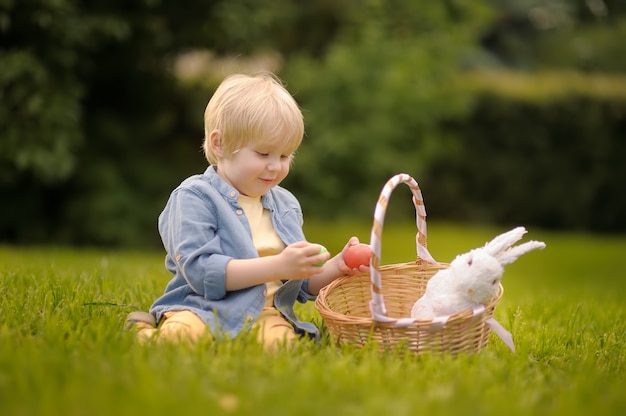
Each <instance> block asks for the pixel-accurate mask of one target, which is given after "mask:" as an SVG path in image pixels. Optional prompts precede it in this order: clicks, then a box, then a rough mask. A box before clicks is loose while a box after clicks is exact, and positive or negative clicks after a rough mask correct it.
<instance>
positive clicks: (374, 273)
mask: <svg viewBox="0 0 626 416" xmlns="http://www.w3.org/2000/svg"><path fill="white" fill-rule="evenodd" d="M401 183H404V184H406V185H408V186H409V188H410V189H411V193H412V194H413V198H412V199H413V204H414V205H415V220H416V223H417V235H416V236H415V243H416V247H417V257H418V258H420V259H422V260H424V261H427V262H429V263H432V264H434V265H436V264H438V263H437V261H436V260H435V259H434V258H433V256H431V255H430V253H429V252H428V249H427V248H426V208H425V207H424V199H423V198H422V191H421V190H420V187H419V185H418V184H417V182H416V181H415V179H413V178H412V177H411V176H409V175H407V174H406V173H400V174H398V175H395V176H393V177H392V178H391V179H389V180H388V181H387V183H386V184H385V186H384V187H383V189H382V191H381V192H380V196H379V198H378V202H377V203H376V208H375V210H374V224H373V226H372V233H371V235H370V246H371V248H372V258H371V260H370V274H371V278H372V301H371V302H370V310H371V312H372V318H373V319H374V320H376V321H380V322H395V321H397V320H396V319H393V318H389V317H387V309H386V308H385V300H384V298H383V294H382V279H381V275H380V259H381V251H382V250H381V249H382V244H381V241H382V235H383V224H384V222H385V213H386V211H387V205H388V204H389V199H390V198H391V193H392V191H393V190H394V189H395V188H396V187H397V186H398V185H399V184H401ZM404 321H405V320H404V319H403V320H402V321H401V323H402V326H408V325H410V324H411V323H412V322H413V320H410V321H411V322H409V323H407V324H406V325H405V324H404ZM406 321H409V320H406Z"/></svg>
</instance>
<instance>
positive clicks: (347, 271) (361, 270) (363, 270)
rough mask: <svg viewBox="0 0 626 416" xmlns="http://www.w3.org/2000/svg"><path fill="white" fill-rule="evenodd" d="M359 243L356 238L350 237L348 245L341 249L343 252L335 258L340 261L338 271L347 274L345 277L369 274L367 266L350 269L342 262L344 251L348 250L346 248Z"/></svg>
mask: <svg viewBox="0 0 626 416" xmlns="http://www.w3.org/2000/svg"><path fill="white" fill-rule="evenodd" d="M359 243H360V242H359V239H358V238H357V237H351V238H350V240H349V241H348V243H347V244H346V245H345V247H344V248H343V250H341V253H340V254H339V256H337V257H338V258H339V259H340V261H339V263H338V267H339V270H340V271H341V272H342V273H343V274H347V275H351V276H356V275H363V274H369V272H370V268H369V266H365V265H363V266H359V267H354V268H352V267H350V266H348V265H347V264H346V262H345V260H344V254H345V252H346V250H347V249H348V247H351V246H356V245H357V244H359Z"/></svg>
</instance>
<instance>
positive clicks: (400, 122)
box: [283, 0, 490, 218]
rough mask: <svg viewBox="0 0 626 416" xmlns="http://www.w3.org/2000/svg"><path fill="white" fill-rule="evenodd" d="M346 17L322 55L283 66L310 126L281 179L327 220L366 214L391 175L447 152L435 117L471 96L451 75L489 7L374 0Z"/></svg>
mask: <svg viewBox="0 0 626 416" xmlns="http://www.w3.org/2000/svg"><path fill="white" fill-rule="evenodd" d="M348 16H349V19H348V20H347V21H346V24H345V25H344V26H342V28H341V31H340V32H339V33H338V36H337V38H336V40H335V42H333V43H332V45H330V46H329V47H328V49H327V51H326V53H325V55H324V56H323V57H322V58H321V59H319V60H318V59H315V58H313V57H311V56H309V55H307V54H301V55H299V56H297V57H294V58H293V59H292V61H291V62H290V63H289V65H288V66H287V67H286V69H285V71H284V73H283V74H284V77H285V79H286V80H287V81H288V83H289V84H290V85H295V86H297V88H296V90H295V91H294V92H295V93H296V98H297V99H298V101H299V102H300V104H301V105H302V107H303V108H304V111H305V119H306V120H307V132H308V135H307V138H306V140H305V142H304V144H303V146H302V149H301V150H300V152H299V153H298V155H297V157H296V161H295V168H294V170H293V172H292V173H291V174H290V176H289V177H288V178H287V183H288V184H290V185H291V186H292V187H293V188H294V189H296V190H300V192H299V194H298V196H299V197H300V198H301V201H302V202H303V204H304V205H305V206H306V207H307V208H308V210H309V212H310V213H312V214H313V215H316V216H317V215H323V216H324V217H326V218H332V217H334V216H340V215H350V216H354V215H357V216H361V217H363V218H369V216H370V215H371V213H372V209H373V205H374V203H375V201H376V198H377V193H378V192H379V190H380V188H381V187H382V185H383V184H384V183H385V182H386V180H387V179H388V178H389V177H390V176H391V175H393V174H396V173H400V172H403V171H406V172H408V173H410V174H412V175H416V177H419V175H420V173H421V172H422V171H423V168H424V167H425V165H426V162H427V161H428V160H429V158H431V157H433V156H434V155H435V154H437V153H439V152H443V151H445V149H446V146H447V143H448V141H447V140H446V138H445V137H442V136H441V134H439V133H440V129H439V128H438V125H439V124H440V123H441V122H443V121H444V120H446V119H449V118H455V117H458V116H459V115H460V114H463V113H464V112H465V111H467V109H468V106H467V105H468V104H469V100H468V97H467V96H463V95H462V94H460V93H459V92H458V90H457V89H456V88H454V86H453V84H452V82H451V79H452V77H453V76H454V75H455V74H458V72H459V71H460V69H461V67H462V65H463V61H464V60H465V59H466V57H467V56H469V55H471V54H473V53H475V47H476V44H475V39H477V38H478V36H479V34H480V33H481V32H482V31H483V30H484V28H485V26H486V25H487V24H488V22H489V21H490V20H489V19H490V12H489V9H487V8H485V7H483V6H481V5H480V4H472V5H469V4H466V3H462V2H455V1H444V2H431V3H423V2H419V3H417V2H405V1H384V2H381V1H375V0H373V1H366V2H362V3H359V4H358V5H356V4H353V8H352V9H351V10H349V13H348ZM319 201H324V203H319ZM400 205H402V204H400ZM404 205H405V206H406V207H407V210H410V209H412V205H411V204H410V203H408V204H404ZM391 216H393V215H391Z"/></svg>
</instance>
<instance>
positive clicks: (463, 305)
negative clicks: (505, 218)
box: [411, 227, 546, 319]
mask: <svg viewBox="0 0 626 416" xmlns="http://www.w3.org/2000/svg"><path fill="white" fill-rule="evenodd" d="M524 234H526V229H525V228H524V227H517V228H514V229H512V230H511V231H508V232H506V233H504V234H501V235H499V236H497V237H496V238H494V239H493V240H491V241H490V242H488V243H487V244H485V246H484V247H481V248H476V249H474V250H471V251H470V252H468V253H465V254H461V255H458V256H457V257H456V258H455V259H454V260H452V262H451V263H450V266H449V267H448V268H447V269H443V270H440V271H438V272H437V273H436V274H435V275H434V276H433V277H432V278H431V279H430V280H429V281H428V284H427V285H426V291H425V293H424V295H423V296H422V297H421V298H419V299H418V300H417V302H415V304H414V305H413V309H411V318H414V319H430V318H435V317H439V316H448V315H452V314H455V313H457V312H461V311H463V310H466V309H471V308H473V307H474V306H476V305H478V304H484V303H486V302H488V301H489V300H490V299H492V298H493V297H494V296H495V295H496V294H497V292H498V288H499V284H500V279H501V278H502V274H503V273H504V267H503V266H504V265H506V264H510V263H513V262H514V261H515V260H517V258H518V257H519V256H521V255H522V254H525V253H528V252H529V251H532V250H536V249H543V248H544V247H545V246H546V245H545V243H543V242H541V241H529V242H527V243H524V244H520V245H519V246H516V247H512V245H513V244H515V243H516V242H517V241H519V240H520V239H521V238H522V237H523V235H524Z"/></svg>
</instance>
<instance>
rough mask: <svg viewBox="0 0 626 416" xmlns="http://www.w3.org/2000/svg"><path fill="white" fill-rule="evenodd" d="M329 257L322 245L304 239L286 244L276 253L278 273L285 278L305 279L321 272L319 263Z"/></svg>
mask: <svg viewBox="0 0 626 416" xmlns="http://www.w3.org/2000/svg"><path fill="white" fill-rule="evenodd" d="M329 258H330V253H329V252H328V251H324V252H322V246H321V245H319V244H312V243H309V242H306V241H299V242H297V243H294V244H290V245H288V246H287V247H286V248H285V249H284V250H283V251H282V252H281V253H280V254H277V255H276V260H277V262H278V264H277V268H278V274H280V275H281V276H284V277H285V278H286V279H306V278H307V277H311V276H313V275H314V274H318V273H321V271H322V267H320V264H322V263H324V262H326V261H327V260H328V259H329Z"/></svg>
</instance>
